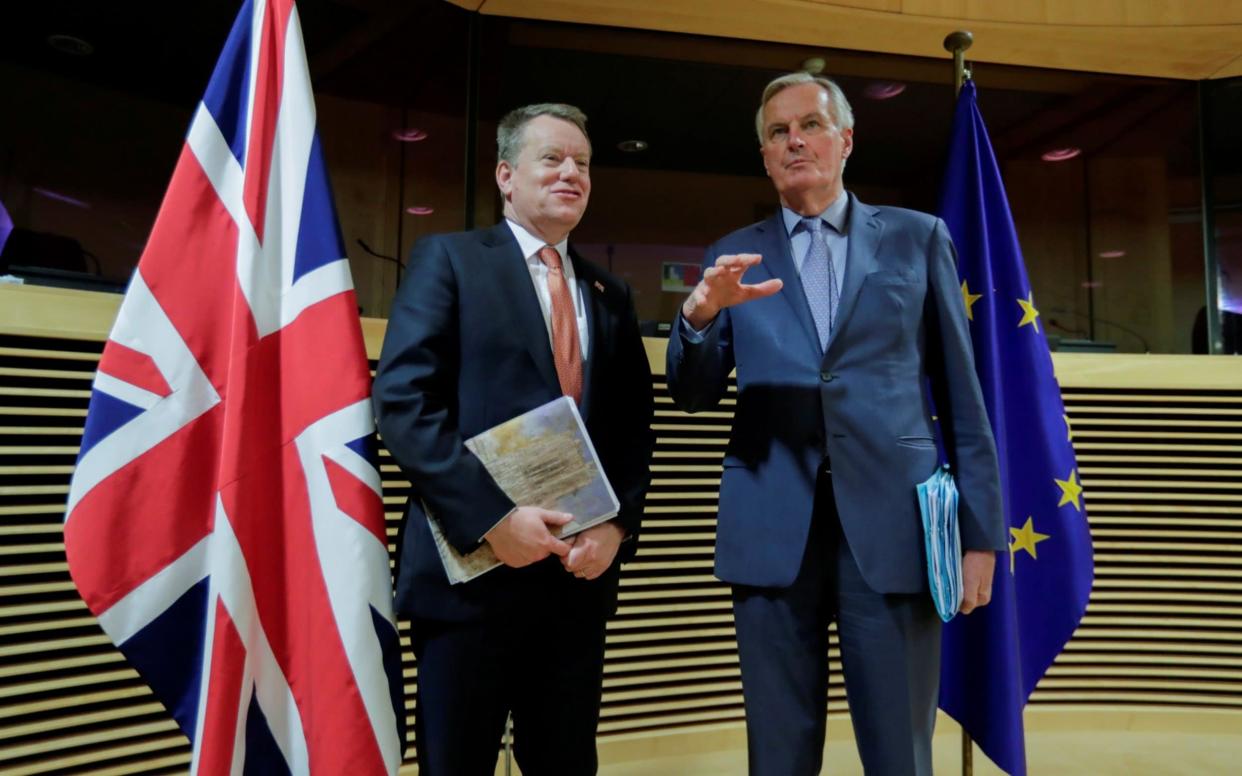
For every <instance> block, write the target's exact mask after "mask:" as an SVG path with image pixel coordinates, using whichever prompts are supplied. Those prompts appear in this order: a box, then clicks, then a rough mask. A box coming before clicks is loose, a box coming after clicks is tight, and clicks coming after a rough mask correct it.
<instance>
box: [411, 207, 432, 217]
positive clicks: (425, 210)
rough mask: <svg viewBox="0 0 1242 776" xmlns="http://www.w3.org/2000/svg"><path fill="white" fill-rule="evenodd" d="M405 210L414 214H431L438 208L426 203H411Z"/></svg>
mask: <svg viewBox="0 0 1242 776" xmlns="http://www.w3.org/2000/svg"><path fill="white" fill-rule="evenodd" d="M405 212H407V213H409V214H410V215H412V216H429V215H431V214H432V213H434V212H436V209H435V208H433V207H427V206H426V205H411V206H409V207H407V208H406V209H405Z"/></svg>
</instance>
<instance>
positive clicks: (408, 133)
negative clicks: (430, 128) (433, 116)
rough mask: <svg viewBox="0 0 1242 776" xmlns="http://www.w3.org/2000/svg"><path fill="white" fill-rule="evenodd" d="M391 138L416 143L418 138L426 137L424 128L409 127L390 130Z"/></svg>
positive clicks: (424, 138)
mask: <svg viewBox="0 0 1242 776" xmlns="http://www.w3.org/2000/svg"><path fill="white" fill-rule="evenodd" d="M392 137H393V140H399V141H401V142H402V143H417V142H418V141H420V140H426V139H427V132H426V130H422V129H418V128H416V127H410V128H409V129H394V130H393V131H392Z"/></svg>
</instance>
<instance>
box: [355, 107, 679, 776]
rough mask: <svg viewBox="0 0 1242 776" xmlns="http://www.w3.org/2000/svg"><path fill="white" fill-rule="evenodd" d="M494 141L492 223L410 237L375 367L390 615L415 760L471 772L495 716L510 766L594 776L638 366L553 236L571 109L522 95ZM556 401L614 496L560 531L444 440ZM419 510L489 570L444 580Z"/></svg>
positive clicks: (582, 192)
mask: <svg viewBox="0 0 1242 776" xmlns="http://www.w3.org/2000/svg"><path fill="white" fill-rule="evenodd" d="M497 140H498V145H499V157H500V162H499V164H498V165H497V168H496V182H497V184H498V185H499V187H500V191H501V193H502V194H503V196H504V215H505V220H504V221H502V222H501V223H500V224H498V225H496V226H494V227H492V228H490V229H480V230H477V231H472V232H464V233H458V234H445V235H435V236H432V237H428V238H426V239H423V240H421V241H419V243H418V244H417V245H415V246H414V249H413V251H412V253H411V257H410V263H409V274H408V275H407V276H406V279H405V281H404V282H403V283H402V285H401V289H400V290H399V291H398V293H397V297H396V300H395V302H394V305H393V311H392V316H391V318H390V319H389V322H388V331H387V334H386V336H385V338H384V347H383V353H382V355H381V356H380V362H379V368H378V370H377V371H376V375H375V388H374V396H375V407H376V414H377V416H378V419H379V430H380V434H381V436H382V437H383V441H384V444H385V445H386V446H387V448H388V450H389V451H390V452H391V453H392V456H393V458H394V459H395V460H396V462H397V463H398V464H399V465H400V466H401V470H402V471H403V472H404V473H405V474H406V476H407V477H408V478H409V480H410V483H411V486H412V492H411V497H410V502H409V505H408V508H407V514H406V518H405V522H404V524H403V526H402V532H401V536H400V538H399V539H398V545H399V551H400V557H399V563H398V568H397V609H398V611H399V612H401V613H403V614H404V615H406V616H409V617H410V618H411V637H412V641H413V646H414V653H415V656H416V657H417V658H418V698H417V707H416V708H415V711H414V720H415V723H414V724H415V736H416V742H415V745H416V746H417V748H418V761H419V772H420V773H421V774H423V775H424V776H474V775H475V774H478V775H479V776H482V775H483V774H486V775H487V776H490V775H491V774H492V773H493V771H494V768H495V764H496V757H497V754H498V751H499V741H500V738H501V733H502V729H503V727H504V724H505V718H506V716H507V715H508V714H509V713H510V712H511V713H512V715H513V724H514V753H515V756H516V758H517V762H518V765H519V766H520V767H521V769H522V772H523V773H525V774H529V775H530V776H541V775H544V774H546V775H548V776H575V775H577V774H593V773H595V771H596V750H595V730H596V727H597V724H598V721H599V706H600V694H601V687H602V682H603V653H604V624H605V620H606V619H607V617H608V616H610V615H611V614H612V612H613V611H614V610H615V608H616V600H617V580H618V567H619V565H620V563H621V562H622V561H624V560H628V559H629V558H630V557H632V556H633V554H634V548H635V540H636V538H637V536H638V530H639V519H640V517H641V514H642V509H643V499H644V495H645V492H646V489H647V485H648V483H649V481H650V473H649V464H650V460H651V452H652V447H653V445H654V438H653V435H652V433H651V418H652V397H651V371H650V368H649V367H648V362H647V356H646V352H645V350H644V347H643V342H642V338H641V336H640V335H639V329H638V321H637V319H636V317H635V314H634V304H633V299H632V296H631V292H630V289H629V287H628V286H626V285H625V284H624V283H623V282H621V281H620V280H617V279H616V278H614V277H612V276H611V275H609V274H608V273H606V272H604V271H603V270H601V269H599V268H598V267H595V266H594V265H592V264H589V263H588V262H586V261H583V260H582V258H581V257H580V256H578V255H577V254H576V253H575V252H574V250H573V249H572V248H571V247H570V246H569V243H568V239H569V233H570V231H571V230H572V229H573V228H574V227H575V226H577V224H578V221H579V220H580V219H581V218H582V214H583V212H584V211H585V210H586V206H587V200H588V197H589V196H590V193H591V179H590V170H589V163H590V157H591V144H590V141H589V140H588V139H587V135H586V117H585V116H584V115H583V114H582V112H581V111H579V110H578V109H577V108H574V107H572V106H568V105H560V104H542V105H530V106H527V107H524V108H519V109H517V110H515V111H513V112H511V113H510V114H509V115H507V116H506V117H505V118H504V119H503V120H502V121H501V123H500V127H499V130H498V132H497ZM561 395H569V396H572V397H573V398H574V399H575V400H576V401H577V402H578V406H579V409H580V412H581V415H582V417H583V420H584V422H585V424H586V428H587V431H588V433H589V434H590V436H591V438H592V440H593V442H594V445H595V449H596V452H597V453H598V455H599V458H600V462H601V463H602V465H603V468H604V472H605V474H606V475H607V476H608V479H609V481H610V482H611V483H612V486H613V489H614V491H615V492H616V494H617V498H618V500H619V501H620V503H621V509H620V513H619V514H618V515H617V517H616V518H615V519H613V520H611V521H608V522H605V523H602V524H600V525H598V526H596V527H593V528H590V529H587V530H586V531H583V532H582V533H580V534H577V535H576V536H574V537H571V538H570V539H567V540H561V539H558V538H556V537H555V536H554V534H553V532H552V529H554V528H556V527H559V526H561V525H563V524H564V523H565V522H567V521H568V520H569V519H570V516H569V515H564V514H561V513H557V512H550V511H547V510H543V509H538V508H535V507H532V506H529V505H522V504H514V503H513V501H512V500H510V499H509V497H508V496H506V495H505V494H504V492H502V491H501V489H500V488H499V487H498V486H497V485H496V482H495V481H494V480H493V479H492V477H491V476H490V475H489V474H488V473H487V471H486V469H484V467H483V466H482V464H481V463H480V462H479V460H478V459H477V458H475V457H474V456H473V455H472V454H471V453H469V452H468V451H467V450H466V448H465V447H464V444H463V443H464V441H465V440H466V439H468V438H470V437H471V436H474V435H475V434H478V433H480V432H482V431H485V430H487V429H488V428H491V427H492V426H494V425H496V424H498V423H501V422H502V421H505V420H508V419H510V418H512V417H515V416H517V415H520V414H522V413H524V412H526V411H528V410H531V409H534V408H536V407H539V406H540V405H543V404H545V403H547V402H549V401H551V400H553V399H555V398H557V397H558V396H561ZM422 503H425V504H426V505H427V506H428V507H429V508H430V510H431V512H432V514H433V515H434V516H435V518H437V520H438V522H439V524H440V526H441V527H442V528H443V532H444V535H445V537H446V538H447V540H448V541H449V543H451V544H452V545H453V546H454V547H456V548H457V549H458V550H459V551H461V552H463V553H464V552H470V551H472V550H474V549H476V548H478V547H479V546H480V545H481V544H482V543H484V542H486V543H488V544H490V545H491V547H492V549H493V550H495V552H496V555H497V557H499V558H500V560H501V561H503V563H504V567H502V568H499V569H496V570H494V571H491V572H488V573H486V574H484V575H483V576H481V577H478V578H476V579H474V580H471V581H469V582H465V583H462V584H458V585H450V584H449V583H448V579H447V577H446V575H445V572H444V569H443V567H442V565H441V562H440V558H439V556H438V554H437V551H436V548H435V545H434V542H433V539H432V536H431V533H430V531H429V530H428V527H427V519H426V516H425V515H424V513H423V508H422Z"/></svg>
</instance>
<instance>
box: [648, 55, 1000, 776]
mask: <svg viewBox="0 0 1242 776" xmlns="http://www.w3.org/2000/svg"><path fill="white" fill-rule="evenodd" d="M756 129H757V131H758V133H759V138H760V148H761V153H762V155H763V161H764V166H765V169H766V170H767V173H768V176H769V177H770V178H771V179H772V182H773V184H774V185H775V187H776V191H777V193H778V194H779V195H780V201H781V209H780V210H779V211H778V212H777V213H776V214H775V215H774V216H773V217H771V218H769V219H767V220H766V221H762V222H760V223H758V224H754V225H752V226H748V227H746V228H744V229H740V230H738V231H736V232H734V233H732V234H730V235H728V236H726V237H725V238H724V239H722V240H720V241H719V242H718V243H716V244H715V245H713V246H712V247H711V248H710V249H709V250H708V254H707V260H706V262H705V271H704V277H703V280H702V282H700V283H699V285H698V287H696V288H695V290H694V291H693V292H692V293H691V295H690V297H689V298H688V299H687V300H686V302H685V303H684V305H683V306H682V309H681V315H680V316H679V317H678V320H677V321H676V322H675V324H674V330H673V333H672V337H671V339H670V341H669V349H668V378H669V388H670V390H671V391H672V393H673V396H674V398H675V400H676V402H677V404H678V405H679V406H680V407H681V408H683V409H685V410H687V411H689V412H694V411H696V410H705V409H709V408H711V407H714V406H715V405H716V403H717V402H718V401H719V400H720V398H721V396H722V395H723V394H724V392H725V387H726V381H727V378H728V376H729V373H730V372H731V371H733V369H734V368H735V367H736V369H737V384H738V395H737V407H736V414H735V418H734V424H733V432H732V436H731V438H730V440H729V446H728V448H727V450H726V454H725V457H724V472H723V476H722V478H721V483H720V508H719V518H718V523H717V528H716V574H717V576H719V577H720V578H721V579H723V580H724V581H726V582H729V583H732V585H733V612H734V620H735V622H736V626H737V639H738V649H739V653H740V658H741V669H742V686H743V694H744V697H745V702H746V726H747V739H748V745H749V758H750V772H751V774H752V775H754V774H771V775H772V776H799V775H800V774H817V773H819V769H820V764H821V759H822V753H823V746H824V725H825V705H826V699H827V688H828V687H827V686H828V635H827V630H828V624H829V621H830V620H832V619H835V620H836V621H837V628H838V633H839V636H840V643H841V659H842V663H843V667H844V671H845V684H846V692H847V695H848V698H849V706H850V715H851V718H852V719H853V722H854V731H855V736H856V739H857V742H858V748H859V752H860V754H861V756H862V761H863V765H864V767H865V769H866V772H867V773H868V774H902V775H903V776H906V775H908V774H929V773H931V734H932V726H933V724H934V721H935V714H936V700H937V688H938V677H939V655H940V620H939V618H938V617H937V615H936V612H935V608H934V606H933V603H932V599H931V596H930V595H929V593H928V587H927V571H926V567H925V561H924V551H923V537H922V527H921V521H920V517H919V512H918V505H917V502H916V497H915V485H916V483H919V482H921V481H923V480H925V479H927V477H928V476H929V475H931V474H932V472H933V471H934V470H935V469H936V466H937V464H938V455H937V448H936V440H935V435H936V429H937V425H936V424H935V423H934V422H933V417H932V405H931V404H930V403H929V400H928V391H927V387H928V385H929V384H930V388H931V394H932V397H933V399H934V402H935V407H936V410H937V414H938V415H939V433H940V435H941V438H942V440H943V443H944V448H945V451H946V453H947V455H948V458H949V462H950V464H951V466H952V470H953V473H954V476H955V478H956V480H957V485H958V488H959V490H960V493H961V502H960V507H959V509H960V513H959V518H960V521H961V533H962V546H963V547H964V548H965V550H966V552H965V557H964V563H963V566H964V569H963V570H964V584H965V600H964V601H963V604H962V611H963V612H969V611H970V610H971V609H973V608H974V607H977V606H982V605H984V604H986V603H987V601H988V598H989V596H990V592H991V584H992V571H993V567H994V564H995V551H997V550H1001V549H1004V548H1005V546H1006V543H1005V539H1006V537H1005V531H1004V525H1003V523H1002V517H1001V515H1002V513H1001V504H1000V495H999V492H998V491H999V485H998V479H999V478H998V470H997V461H996V450H995V443H994V442H993V439H992V434H991V428H990V427H989V425H988V419H987V415H986V414H985V410H984V406H983V400H982V398H981V395H980V391H979V385H978V382H977V379H976V377H975V371H974V362H973V357H972V353H971V345H970V335H969V332H968V329H967V320H966V309H965V307H964V305H963V301H962V295H961V291H960V290H959V286H958V282H957V275H956V271H955V254H954V251H953V246H952V243H951V242H950V240H949V236H948V233H947V231H946V230H945V226H944V224H943V223H942V222H941V221H940V220H939V219H937V218H934V217H932V216H929V215H925V214H923V213H916V212H914V211H910V210H902V209H899V208H890V207H872V206H870V205H866V204H863V203H862V202H860V201H858V199H857V198H856V197H854V196H852V195H850V194H847V193H846V192H845V189H844V187H843V184H842V181H841V174H842V171H843V170H844V167H845V160H846V158H847V157H848V156H849V154H850V152H851V150H853V116H852V113H851V111H850V108H849V103H848V102H847V101H846V100H845V97H844V95H843V94H842V93H841V91H840V89H838V88H837V86H836V85H835V84H833V83H832V82H831V81H829V80H828V79H826V78H813V77H812V76H810V75H808V74H806V73H798V74H795V75H790V76H784V77H782V78H778V79H776V80H775V81H773V82H772V83H771V84H769V85H768V88H767V89H766V90H765V92H764V95H763V100H762V103H761V107H760V109H759V114H758V116H757V117H756ZM743 280H745V281H747V282H745V283H744V282H742V281H743Z"/></svg>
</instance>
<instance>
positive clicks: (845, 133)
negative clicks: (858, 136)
mask: <svg viewBox="0 0 1242 776" xmlns="http://www.w3.org/2000/svg"><path fill="white" fill-rule="evenodd" d="M841 152H842V153H841V159H842V160H845V159H849V158H850V154H852V153H854V130H853V129H852V128H851V129H843V130H841Z"/></svg>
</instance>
